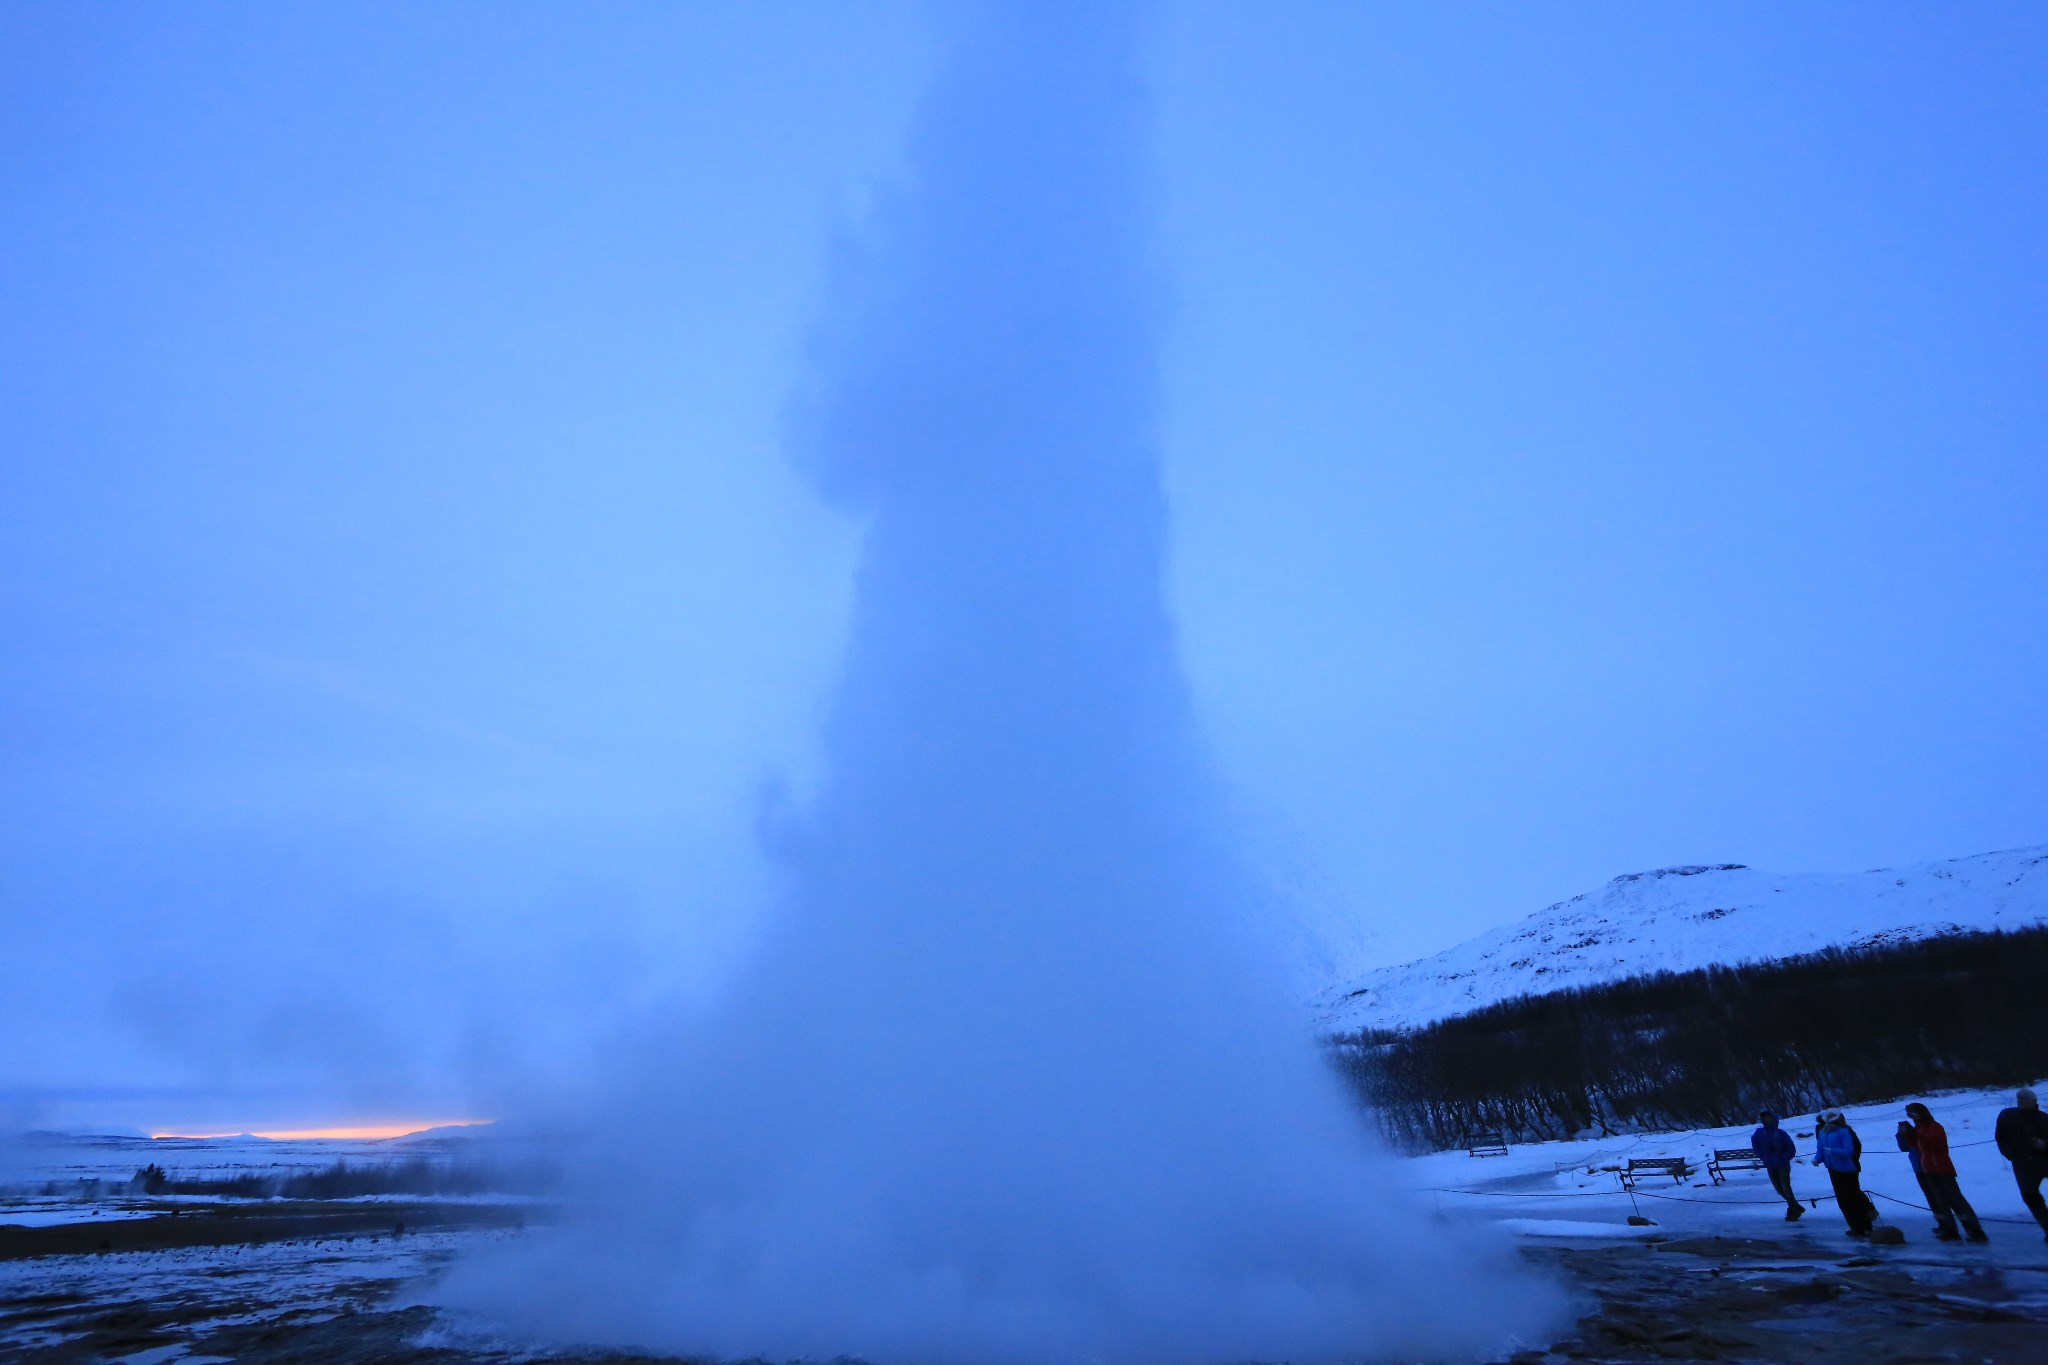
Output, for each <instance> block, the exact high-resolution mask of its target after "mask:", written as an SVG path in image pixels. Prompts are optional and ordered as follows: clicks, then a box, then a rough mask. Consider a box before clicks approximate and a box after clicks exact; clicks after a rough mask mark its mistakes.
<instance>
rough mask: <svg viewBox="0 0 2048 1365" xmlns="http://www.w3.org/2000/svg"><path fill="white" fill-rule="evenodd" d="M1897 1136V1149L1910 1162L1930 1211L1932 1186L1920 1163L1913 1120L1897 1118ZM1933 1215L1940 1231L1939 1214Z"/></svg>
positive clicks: (1914, 1177)
mask: <svg viewBox="0 0 2048 1365" xmlns="http://www.w3.org/2000/svg"><path fill="white" fill-rule="evenodd" d="M1897 1137H1898V1143H1899V1150H1900V1151H1902V1152H1904V1153H1905V1154H1906V1160H1907V1161H1908V1162H1910V1163H1911V1164H1912V1167H1913V1181H1914V1183H1915V1184H1917V1185H1918V1186H1919V1187H1920V1197H1921V1198H1922V1199H1925V1200H1926V1201H1927V1208H1928V1211H1929V1212H1932V1211H1933V1209H1934V1186H1932V1185H1930V1184H1928V1183H1927V1168H1926V1167H1924V1166H1922V1165H1921V1164H1920V1139H1919V1138H1918V1137H1916V1136H1914V1133H1913V1120H1911V1119H1900V1120H1899V1131H1898V1134H1897ZM1934 1217H1935V1220H1936V1227H1935V1231H1936V1232H1940V1231H1941V1228H1940V1226H1939V1222H1940V1218H1941V1215H1940V1214H1938V1213H1937V1214H1935V1215H1934Z"/></svg>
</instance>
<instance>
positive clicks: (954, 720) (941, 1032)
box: [453, 0, 1551, 1365]
mask: <svg viewBox="0 0 2048 1365" xmlns="http://www.w3.org/2000/svg"><path fill="white" fill-rule="evenodd" d="M960 17H961V19H962V28H961V31H960V33H959V34H958V35H957V39H958V41H957V44H956V47H955V48H954V49H953V52H952V55H951V56H950V58H949V60H948V62H947V64H946V65H945V67H944V69H943V72H942V74H941V76H940V78H939V80H938V82H937V84H936V87H935V88H934V90H933V91H932V92H931V94H930V96H929V98H928V100H927V102H926V103H925V105H924V107H923V109H922V112H921V115H920V118H919V122H918V125H917V132H916V135H915V142H914V145H913V147H912V156H911V165H912V171H913V182H912V183H911V185H910V186H909V187H908V192H907V193H906V194H905V195H904V196H903V197H902V199H901V200H900V202H899V203H898V204H897V206H896V210H895V211H894V212H893V213H892V214H891V215H890V216H889V218H888V221H887V222H886V224H885V225H884V226H885V228H886V231H885V232H884V233H883V234H882V239H883V242H884V246H883V248H882V249H881V250H880V251H879V252H877V253H875V254H873V255H872V256H869V257H866V258H864V259H862V260H861V261H860V262H858V263H857V264H855V265H853V266H851V267H849V268H848V269H847V270H846V271H844V272H842V273H843V274H844V275H845V278H844V279H843V280H842V282H841V287H842V292H843V297H841V298H840V299H838V300H837V302H836V305H835V307H833V308H831V309H828V317H827V318H826V324H827V325H826V329H825V331H824V335H825V336H827V337H828V338H829V342H828V344H826V345H825V346H823V347H822V348H821V350H822V354H821V357H820V360H819V372H818V376H817V386H816V388H817V391H816V392H815V393H813V394H811V395H809V397H808V399H807V401H806V403H805V405H804V411H805V414H806V420H805V423H804V428H805V435H804V437H803V439H802V441H801V442H800V447H801V448H800V451H799V458H800V459H801V461H802V462H803V464H804V465H805V466H806V467H807V468H808V469H809V470H810V471H812V472H813V473H814V474H815V477H816V479H817V481H818V483H819V484H820V486H821V487H822V488H823V489H824V490H825V491H826V493H827V494H828V496H831V497H833V498H835V499H839V500H843V501H844V502H846V503H848V504H850V505H852V506H855V507H857V508H858V509H859V510H860V511H861V512H862V513H864V514H865V515H866V516H867V517H868V518H869V527H868V532H867V540H866V547H865V554H864V558H863V561H862V564H861V569H860V579H859V585H858V593H857V602H856V607H855V612H856V615H855V621H854V628H853V633H852V642H851V645H850V649H849V655H848V658H847V660H846V664H845V669H844V674H843V677H842V679H841V682H840V687H839V691H838V694H837V698H836V704H835V709H834V712H833V718H832V723H831V728H830V732H829V735H828V737H827V757H828V760H829V761H828V773H829V776H828V779H827V782H826V785H825V788H824V790H823V792H822V794H821V795H820V796H819V798H818V799H817V801H816V802H815V804H814V805H813V806H812V807H811V808H810V809H809V810H808V811H807V812H805V813H804V814H803V815H802V816H801V817H800V819H799V820H798V821H797V822H796V824H795V826H794V828H793V829H792V831H791V832H790V834H789V836H788V837H787V838H786V839H785V840H784V841H783V842H784V844H785V848H784V853H785V856H786V859H787V863H788V866H787V877H788V886H787V893H786V897H785V899H784V902H783V903H782V904H781V905H779V906H778V907H777V913H776V915H775V918H774V920H773V923H772V927H771V928H770V930H769V931H768V933H767V936H766V939H765V941H764V942H763V944H762V945H761V946H760V948H759V950H758V952H757V953H756V954H755V955H754V957H753V958H752V960H751V961H750V962H749V964H748V965H747V967H746V968H745V969H744V972H743V973H742V975H741V977H740V979H739V980H737V981H736V982H735V983H734V984H733V986H732V988H731V990H730V992H729V994H728V996H727V997H726V998H725V999H724V1000H723V1001H722V1002H721V1004H720V1005H719V1007H718V1008H717V1009H716V1011H715V1012H714V1013H713V1014H712V1015H711V1017H708V1018H705V1019H700V1020H697V1021H695V1022H694V1023H693V1024H692V1025H691V1026H690V1027H688V1028H680V1027H679V1028H677V1029H676V1030H675V1031H673V1032H672V1033H667V1034H663V1035H662V1036H661V1037H659V1038H654V1039H650V1040H648V1041H647V1042H646V1043H645V1044H644V1046H643V1047H642V1048H641V1050H640V1052H639V1054H638V1055H637V1056H636V1057H635V1058H633V1059H631V1060H629V1061H627V1062H625V1063H624V1064H623V1067H624V1071H623V1075H624V1079H623V1081H622V1083H621V1085H620V1086H619V1090H618V1098H617V1101H616V1107H615V1112H614V1113H613V1114H611V1115H610V1120H611V1121H610V1123H609V1125H608V1127H607V1132H608V1134H609V1136H608V1138H607V1139H606V1140H605V1142H604V1143H603V1144H601V1146H602V1148H603V1150H602V1153H601V1158H602V1159H601V1160H600V1161H599V1162H597V1163H595V1165H596V1168H597V1169H596V1170H595V1171H594V1172H593V1174H592V1176H591V1178H590V1181H589V1183H588V1186H587V1188H586V1189H585V1190H584V1191H583V1197H582V1199H581V1200H580V1202H579V1203H578V1205H577V1206H576V1208H575V1209H574V1211H573V1216H572V1218H571V1221H570V1223H569V1225H568V1226H567V1227H566V1228H564V1229H563V1230H561V1231H560V1232H559V1233H558V1234H555V1235H552V1236H551V1237H549V1238H548V1239H546V1240H544V1241H542V1242H541V1243H539V1244H538V1245H537V1246H535V1247H533V1248H531V1249H530V1250H529V1251H528V1252H526V1253H525V1254H524V1255H523V1256H522V1258H521V1259H520V1260H519V1261H518V1262H516V1263H512V1264H500V1265H497V1266H483V1267H477V1268H474V1269H473V1270H471V1271H470V1272H469V1273H468V1275H467V1276H466V1277H459V1278H458V1279H457V1281H456V1282H455V1287H454V1290H453V1293H454V1297H455V1298H456V1299H457V1300H458V1301H460V1302H465V1303H468V1304H471V1305H482V1306H485V1307H488V1308H491V1309H492V1310H493V1311H495V1312H497V1313H500V1314H502V1315H505V1316H507V1317H510V1318H511V1319H513V1320H514V1321H516V1322H518V1323H519V1324H521V1325H523V1326H526V1327H529V1328H534V1329H539V1330H542V1331H546V1332H549V1333H553V1334H556V1335H560V1336H565V1337H569V1338H575V1339H581V1340H589V1341H600V1342H614V1343H621V1344H635V1345H641V1346H653V1347H661V1348H667V1349H673V1350H678V1351H683V1352H687V1353H691V1354H694V1355H699V1356H706V1355H708V1356H719V1357H727V1358H753V1357H765V1358H769V1359H788V1358H798V1357H801V1358H809V1359H815V1360H826V1359H832V1358H836V1357H842V1356H849V1355H851V1356H858V1357H861V1358H864V1359H868V1360H873V1361H881V1362H888V1363H889V1365H897V1363H898V1362H903V1363H905V1365H944V1363H945V1362H953V1361H958V1362H971V1363H972V1365H1001V1363H1002V1362H1012V1361H1014V1362H1052V1361H1062V1360H1073V1359H1087V1360H1100V1361H1108V1362H1112V1363H1113V1365H1126V1363H1128V1365H1151V1363H1153V1362H1159V1363H1160V1365H1166V1363H1168V1362H1171V1363H1172V1365H1201V1363H1202V1362H1211V1361H1218V1362H1220V1361H1231V1360H1248V1359H1265V1360H1278V1359H1287V1360H1293V1361H1311V1360H1341V1359H1357V1358H1362V1357H1377V1356H1383V1355H1390V1354H1399V1355H1402V1356H1404V1357H1407V1358H1414V1357H1415V1356H1418V1355H1421V1356H1429V1357H1458V1356H1468V1355H1472V1354H1474V1353H1479V1352H1484V1351H1488V1350H1493V1349H1497V1348H1499V1347H1500V1346H1501V1345H1502V1343H1503V1342H1504V1341H1505V1340H1506V1339H1507V1338H1508V1336H1509V1335H1510V1334H1512V1333H1514V1332H1515V1331H1517V1330H1528V1329H1533V1328H1537V1327H1539V1326H1541V1325H1544V1324H1545V1321H1546V1319H1547V1316H1548V1313H1549V1310H1550V1304H1551V1297H1550V1294H1549V1292H1548V1291H1547V1290H1546V1289H1545V1288H1543V1287H1542V1286H1540V1285H1538V1284H1536V1283H1534V1282H1532V1281H1531V1280H1529V1279H1527V1278H1526V1277H1524V1276H1522V1275H1521V1274H1520V1273H1519V1272H1517V1271H1516V1270H1515V1269H1514V1267H1513V1264H1512V1259H1511V1257H1510V1256H1509V1255H1508V1254H1507V1253H1506V1252H1505V1250H1503V1249H1501V1248H1499V1247H1497V1246H1494V1245H1491V1244H1481V1243H1479V1242H1476V1241H1473V1240H1470V1239H1468V1238H1467V1237H1465V1236H1462V1235H1461V1236H1454V1235H1453V1234H1452V1233H1450V1232H1449V1231H1447V1230H1446V1229H1444V1228H1443V1227H1441V1226H1439V1225H1438V1224H1437V1223H1435V1222H1434V1221H1432V1220H1431V1219H1430V1218H1428V1217H1427V1216H1425V1215H1423V1214H1422V1213H1420V1212H1419V1211H1418V1210H1417V1209H1416V1208H1414V1207H1413V1206H1412V1205H1411V1203H1410V1202H1409V1201H1408V1200H1406V1199H1405V1198H1403V1197H1402V1196H1401V1195H1399V1194H1398V1193H1397V1192H1396V1191H1395V1190H1394V1189H1393V1188H1392V1187H1391V1186H1392V1172H1391V1168H1390V1166H1389V1164H1388V1163H1386V1162H1385V1161H1384V1160H1383V1159H1381V1158H1379V1157H1376V1156H1374V1155H1371V1154H1369V1153H1367V1152H1366V1151H1364V1150H1363V1146H1364V1140H1363V1138H1362V1135H1361V1132H1360V1124H1359V1122H1358V1119H1357V1116H1356V1115H1355V1114H1354V1113H1352V1112H1351V1111H1350V1110H1349V1108H1348V1107H1347V1105H1346V1104H1345V1102H1344V1101H1343V1099H1342V1097H1341V1096H1340V1094H1339V1093H1338V1089H1337V1086H1336V1084H1335V1082H1334V1081H1333V1080H1332V1078H1331V1077H1330V1075H1329V1074H1328V1072H1327V1070H1326V1069H1325V1067H1324V1066H1323V1064H1322V1062H1321V1060H1320V1059H1319V1058H1318V1057H1317V1056H1316V1054H1315V1051H1314V1047H1313V1045H1312V1043H1311V1042H1310V1041H1309V1040H1308V1039H1307V1038H1306V1036H1305V1034H1304V1032H1303V1030H1302V1027H1301V1025H1300V1023H1299V1021H1298V1020H1297V1019H1296V1017H1295V1013H1294V1011H1291V1010H1289V1009H1288V1008H1287V1007H1286V1002H1285V996H1284V987H1282V986H1281V985H1280V984H1279V983H1278V979H1277V975H1276V974H1274V973H1271V972H1268V971H1267V970H1265V969H1264V968H1262V967H1261V966H1260V965H1258V957H1259V951H1260V950H1259V947H1258V945H1259V943H1260V941H1261V936H1260V935H1258V934H1257V933H1255V932H1253V931H1252V930H1251V929H1250V927H1249V926H1247V925H1245V924H1244V923H1243V920H1244V919H1245V917H1246V915H1247V913H1248V911H1247V907H1248V906H1249V905H1250V904H1251V903H1252V902H1253V900H1254V899H1255V898H1253V897H1251V896H1248V895H1246V894H1245V892H1244V889H1243V886H1242V883H1241V881H1240V875H1239V873H1238V871H1237V870H1236V868H1235V867H1234V866H1233V864H1232V862H1231V860H1230V858H1229V857H1228V856H1227V853H1226V852H1225V850H1224V847H1223V841H1222V840H1221V838H1220V837H1219V834H1218V831H1217V830H1216V829H1215V827H1214V819H1213V813H1212V809H1211V804H1210V801H1209V799H1208V793H1207V788H1206V784H1205V778H1204V774H1203V765H1202V762H1201V758H1200V755H1199V753H1198V751H1197V744H1196V741H1195V738H1194V728H1193V725H1192V723H1191V718H1190V714H1189V704H1188V699H1187V694H1186V689H1185V686H1184V684H1183V680H1182V677H1181V673H1180V669H1179V664H1178V661H1177V659H1176V655H1175V647H1174V639H1173V633H1172V629H1171V625H1170V622H1169V620H1168V617H1167V613H1166V610H1165V606H1164V600H1163V588H1162V582H1163V567H1164V553H1165V535H1166V511H1165V506H1164V502H1163V498H1162V494H1161V488H1160V474H1159V457H1158V451H1157V449H1156V431H1157V421H1156V414H1155V405H1156V384H1155V374H1154V370H1155V366H1156V363H1157V354H1158V347H1157V345H1156V338H1155V327H1156V315H1155V308H1154V306H1153V300H1152V298H1151V296H1150V293H1149V290H1148V284H1147V271H1146V269H1145V268H1144V262H1143V259H1142V258H1143V237H1144V229H1145V225H1146V216H1145V213H1144V204H1143V200H1144V187H1145V179H1144V163H1145V150H1146V149H1145V115H1146V107H1145V100H1144V95H1143V90H1142V87H1141V83H1140V80H1139V76H1138V73H1137V57H1138V48H1139V38H1140V28H1141V24H1140V18H1141V16H1140V14H1139V13H1138V12H1137V11H1136V10H1135V9H1133V8H1132V7H1129V6H1125V5H1120V4H1114V3H1108V2H1107V0H1019V3H1014V4H983V5H978V6H974V7H971V8H969V9H966V10H964V11H962V12H961V15H960Z"/></svg>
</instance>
